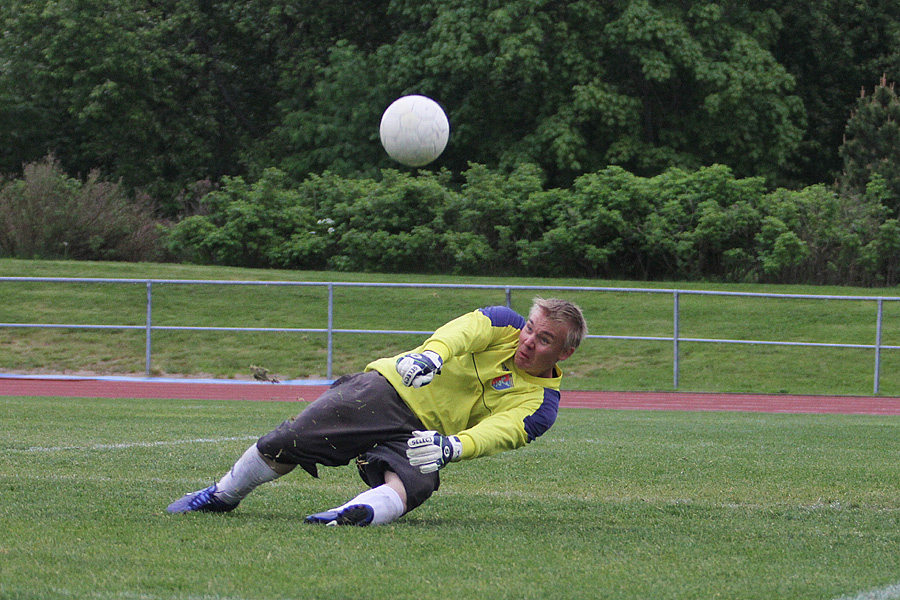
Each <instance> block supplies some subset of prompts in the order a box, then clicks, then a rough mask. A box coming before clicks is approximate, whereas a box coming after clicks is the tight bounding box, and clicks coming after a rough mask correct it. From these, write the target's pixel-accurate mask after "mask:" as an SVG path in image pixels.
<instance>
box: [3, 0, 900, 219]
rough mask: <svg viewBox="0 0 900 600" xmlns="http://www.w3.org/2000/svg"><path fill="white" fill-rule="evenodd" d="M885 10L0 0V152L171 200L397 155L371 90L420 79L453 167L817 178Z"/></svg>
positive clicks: (382, 0) (875, 55) (881, 61)
mask: <svg viewBox="0 0 900 600" xmlns="http://www.w3.org/2000/svg"><path fill="white" fill-rule="evenodd" d="M895 12H896V11H894V12H892V11H891V10H888V8H886V5H882V4H880V3H857V2H852V1H851V0H834V1H833V2H826V3H821V2H812V0H801V2H799V3H797V2H786V1H784V2H782V1H773V0H767V1H766V2H761V1H760V2H750V3H737V2H715V3H710V2H705V1H700V0H689V1H687V2H679V3H672V2H664V1H662V0H614V1H612V2H603V3H596V2H551V1H550V0H497V1H491V2H477V1H473V0H429V1H427V2H420V1H417V2H411V1H410V0H366V1H365V2H362V1H361V0H336V1H335V0H330V1H328V2H326V1H324V0H310V1H309V2H305V3H304V4H303V7H302V9H301V8H300V7H295V6H293V5H287V4H284V3H282V2H276V1H275V0H253V1H252V2H246V1H244V0H240V1H238V0H223V1H222V2H197V3H191V2H182V1H180V0H160V1H158V2H152V3H145V2H137V1H136V0H123V1H120V2H111V1H110V0H54V1H52V2H51V1H50V0H7V1H6V2H3V3H2V4H0V23H2V24H3V32H4V34H3V36H0V56H2V57H3V58H2V62H0V142H2V143H3V145H4V147H5V148H7V149H8V151H7V152H6V153H5V154H4V156H3V157H2V158H0V171H2V172H6V173H12V172H16V171H17V170H19V169H20V168H21V166H22V165H23V164H24V163H26V162H30V161H35V160H39V159H41V158H42V157H44V156H46V155H47V154H48V153H49V152H52V153H54V155H55V156H57V157H58V160H59V161H60V164H61V165H62V166H63V167H64V168H66V169H67V170H68V171H69V172H70V173H73V174H75V173H87V172H89V171H91V170H94V169H99V170H100V172H102V173H104V174H105V175H106V176H107V177H109V178H110V179H114V180H118V179H119V178H121V180H122V181H123V182H124V184H125V185H126V186H131V187H140V188H143V189H145V190H147V191H148V192H150V193H151V194H152V195H154V196H155V197H157V198H158V201H159V203H160V206H161V208H163V210H165V211H166V212H168V213H170V214H172V213H174V212H175V211H176V210H177V203H176V202H175V198H176V196H177V194H178V192H179V190H181V189H185V188H188V187H189V186H190V185H191V184H192V183H193V182H194V181H197V180H201V179H210V180H213V181H216V182H218V181H220V180H221V179H222V178H223V177H225V176H232V177H234V176H245V177H248V178H250V179H256V178H258V177H261V175H262V173H263V172H264V171H265V169H267V168H269V167H277V168H278V169H279V170H281V171H283V172H285V173H287V174H288V175H289V176H291V177H292V178H294V179H295V180H296V181H301V180H303V179H304V178H305V177H307V176H308V175H310V174H316V173H323V172H324V171H326V170H329V171H332V172H334V173H338V174H341V175H344V176H361V177H374V176H377V174H378V173H379V172H380V171H381V170H382V169H384V168H389V167H392V166H395V165H392V164H391V163H390V161H389V159H388V158H387V157H386V155H385V154H384V153H383V152H382V151H381V149H380V147H379V144H378V133H377V123H378V120H379V116H380V114H381V111H382V110H383V109H384V108H385V107H386V106H387V105H388V104H389V103H390V102H391V101H392V100H393V99H394V98H396V97H397V96H399V95H402V94H404V93H409V92H419V93H424V94H426V95H430V96H433V97H435V98H436V99H437V100H439V101H440V102H441V103H442V104H443V105H444V106H445V108H446V109H447V110H448V112H449V114H450V117H451V122H452V128H453V132H452V136H451V144H450V146H449V148H448V150H447V151H446V153H445V155H444V156H443V157H442V158H441V159H440V161H439V162H438V163H437V164H436V165H435V168H441V167H445V168H448V169H449V170H451V171H452V172H456V173H458V172H461V171H464V170H465V169H466V168H467V166H468V164H469V163H470V162H471V163H476V164H484V165H486V166H488V167H489V168H492V169H494V168H496V169H501V170H502V171H503V172H506V173H509V172H511V171H512V169H514V168H515V167H516V166H517V165H519V164H525V163H527V164H534V165H537V166H538V167H539V168H540V169H541V171H542V173H543V174H544V177H545V183H546V184H548V185H549V186H550V187H553V186H557V185H569V184H571V183H572V182H574V181H575V180H576V179H577V178H578V177H579V176H580V175H582V174H584V173H590V172H595V171H598V170H601V169H604V168H606V167H607V166H610V165H618V166H621V167H623V168H625V169H626V170H628V171H630V172H633V173H636V174H639V175H642V176H650V175H655V174H659V173H661V172H663V171H664V170H666V169H668V168H670V167H678V168H684V169H696V168H698V167H701V166H705V165H710V164H713V163H719V164H727V165H728V166H729V167H731V168H732V169H733V170H734V172H735V173H736V174H738V175H739V176H741V177H750V176H762V177H765V178H766V179H767V181H768V182H770V183H773V182H779V181H782V180H787V179H788V178H797V177H800V179H801V181H803V182H805V183H816V182H821V181H828V180H830V179H832V177H833V174H832V173H833V171H828V170H827V169H826V170H824V171H823V170H820V171H818V172H815V171H814V168H815V166H816V165H822V166H823V168H824V167H829V166H830V167H834V164H835V159H836V157H835V156H834V155H835V152H836V148H837V146H838V144H839V142H840V138H839V134H840V130H839V129H836V125H837V124H840V125H842V124H843V122H844V121H845V120H846V117H847V113H848V112H849V108H850V107H851V106H852V93H853V92H851V91H850V89H853V90H855V89H858V87H859V86H860V85H862V84H863V83H864V82H865V81H868V80H871V78H872V77H873V76H877V74H880V73H881V72H887V73H888V74H896V72H897V69H898V67H900V60H898V59H897V56H898V54H897V50H892V48H894V49H895V48H897V47H900V45H898V44H897V43H895V42H898V41H900V40H897V39H896V38H897V36H898V35H900V27H897V23H898V19H900V17H898V15H897V14H894V13H895ZM815 35H820V37H819V38H817V37H815ZM870 35H871V36H874V40H872V39H869V37H867V36H870ZM842 36H844V37H842ZM875 67H877V69H878V71H877V74H876V75H873V74H872V72H871V70H872V69H873V68H875ZM863 75H864V80H862V81H861V80H860V78H861V76H863ZM854 82H856V83H854ZM847 94H851V95H850V96H849V97H848V96H847ZM848 98H849V100H848ZM807 123H809V124H810V127H807ZM835 131H837V132H838V138H837V139H835V137H834V133H835ZM801 150H802V152H800V151H801ZM828 152H830V153H831V155H832V156H828V157H827V156H825V155H826V154H827V153H828ZM809 157H814V158H812V159H811V160H809V161H808V160H807V159H808V158H809Z"/></svg>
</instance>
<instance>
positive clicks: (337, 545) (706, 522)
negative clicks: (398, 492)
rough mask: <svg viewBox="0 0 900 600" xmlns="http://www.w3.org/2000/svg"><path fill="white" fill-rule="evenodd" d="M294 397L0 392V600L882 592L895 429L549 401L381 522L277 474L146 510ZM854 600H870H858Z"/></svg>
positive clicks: (302, 479)
mask: <svg viewBox="0 0 900 600" xmlns="http://www.w3.org/2000/svg"><path fill="white" fill-rule="evenodd" d="M301 407H302V405H299V404H292V403H278V402H262V403H260V402H257V403H250V402H211V401H184V400H140V401H135V400H127V399H125V400H118V399H117V400H105V399H61V398H17V397H5V398H0V499H2V502H0V532H2V534H0V598H3V599H10V600H25V599H41V600H46V599H55V598H100V599H107V598H109V599H114V598H127V599H132V598H141V599H149V600H156V599H177V600H195V599H211V600H212V599H228V600H237V599H247V600H251V599H282V598H297V599H306V598H310V599H318V598H328V599H335V600H339V599H347V600H350V599H353V600H366V599H373V600H376V599H377V600H380V599H382V598H387V597H396V598H430V597H437V596H439V597H442V598H457V599H463V598H480V597H490V598H492V599H494V600H501V599H507V598H509V599H513V598H515V599H531V598H534V599H548V600H553V599H557V598H559V599H566V600H571V599H581V598H585V599H597V598H600V599H603V598H611V599H612V598H614V599H617V600H628V599H641V600H643V599H646V598H666V599H672V600H677V599H696V598H704V599H706V598H742V599H747V600H751V599H757V598H758V599H761V600H763V599H764V600H771V599H772V598H791V599H796V600H802V599H806V598H808V599H816V600H821V599H823V598H824V599H829V598H839V597H841V596H844V595H855V594H857V593H859V592H861V591H865V590H871V589H878V588H882V587H884V586H889V585H893V584H895V583H897V582H898V580H900V575H898V572H897V569H896V565H897V548H898V547H900V495H898V494H897V491H896V482H897V481H898V479H900V464H898V461H897V455H898V451H900V418H898V417H873V416H841V415H770V414H748V413H678V412H632V411H598V410H577V409H566V410H563V411H562V412H561V414H560V419H559V421H558V422H557V425H556V426H555V427H554V428H553V429H551V430H550V432H548V433H547V435H546V436H544V437H543V438H541V439H540V440H539V441H538V442H536V443H534V444H533V445H530V446H529V447H527V448H525V449H523V450H521V451H518V452H513V453H507V454H503V455H499V456H496V457H492V458H486V459H480V460H476V461H470V462H464V463H460V464H456V465H453V466H451V467H449V468H448V469H447V470H446V471H444V472H443V481H442V488H441V490H440V491H439V492H438V493H437V494H436V495H435V496H434V497H433V498H432V499H431V500H430V501H429V502H428V503H426V504H425V505H423V506H422V507H421V508H419V509H417V510H416V511H414V512H412V513H411V514H409V515H407V516H406V517H404V518H402V519H400V520H399V521H397V522H395V523H394V524H392V525H389V526H385V527H372V528H339V529H336V528H326V527H314V526H308V525H304V524H303V523H302V518H303V517H304V516H305V515H306V514H308V513H310V512H315V511H318V510H320V509H324V508H329V507H331V506H333V505H336V504H338V503H341V502H343V501H345V500H346V499H348V498H349V497H352V496H353V495H355V494H356V493H358V492H359V491H360V490H361V489H362V484H361V482H360V481H359V480H358V478H357V476H356V474H355V470H354V469H353V468H352V467H345V468H338V469H324V470H323V471H322V477H321V478H320V479H319V480H314V479H312V478H310V477H308V476H307V475H306V474H305V473H300V472H295V473H292V474H291V475H288V476H286V477H284V478H282V479H280V480H278V481H276V482H275V483H272V484H269V485H267V486H264V487H262V488H260V489H259V490H257V491H256V492H255V493H254V495H253V496H251V497H250V498H249V499H248V500H247V501H245V502H244V503H243V504H242V505H241V506H240V507H239V508H238V509H237V510H236V511H235V512H233V513H229V514H226V515H216V514H189V515H167V514H165V512H164V508H165V506H166V505H167V504H168V503H169V502H170V501H171V500H173V499H175V498H176V497H178V496H180V495H181V494H183V493H184V492H187V491H191V490H194V489H197V488H199V487H202V486H205V485H208V484H209V482H210V481H212V480H214V479H215V478H217V477H218V476H219V475H221V474H222V473H223V472H224V471H225V470H227V469H228V468H229V467H230V465H231V464H232V462H233V461H234V460H235V459H236V458H237V456H239V455H240V453H241V452H242V451H243V450H244V449H245V448H246V447H247V446H248V445H249V444H250V443H252V440H253V439H255V436H257V435H259V434H262V433H265V432H266V431H268V430H269V429H270V428H271V427H272V426H274V425H275V424H277V423H278V422H280V421H281V420H282V419H284V418H286V417H287V416H290V415H291V414H293V413H294V412H296V411H298V410H299V409H300V408H301ZM873 597H874V596H873Z"/></svg>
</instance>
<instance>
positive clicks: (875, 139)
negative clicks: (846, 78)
mask: <svg viewBox="0 0 900 600" xmlns="http://www.w3.org/2000/svg"><path fill="white" fill-rule="evenodd" d="M840 155H841V158H842V159H843V161H844V172H843V174H842V176H841V186H842V189H843V191H844V193H846V194H851V195H855V196H857V197H861V196H863V195H864V194H865V192H866V189H867V187H868V185H869V183H870V182H872V181H873V179H875V178H878V180H879V185H880V186H882V187H883V188H884V191H885V193H884V194H883V195H882V196H883V197H882V203H883V204H884V205H885V206H886V207H887V208H888V209H889V210H890V211H891V213H892V215H893V216H900V99H898V98H897V94H896V93H895V91H894V84H893V83H891V84H890V85H889V84H888V82H887V78H885V77H882V78H881V81H880V82H879V84H878V85H877V86H876V87H875V90H874V92H873V93H872V94H871V95H870V96H867V95H866V91H865V88H863V90H862V92H861V95H860V98H859V100H858V102H857V106H856V110H855V111H853V113H852V114H851V116H850V119H849V120H848V121H847V128H846V132H845V134H844V143H843V145H842V146H841V148H840Z"/></svg>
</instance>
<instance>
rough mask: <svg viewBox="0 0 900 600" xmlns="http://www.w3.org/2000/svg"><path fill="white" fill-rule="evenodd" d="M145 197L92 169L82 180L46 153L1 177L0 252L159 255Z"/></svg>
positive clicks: (89, 256)
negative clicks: (17, 173)
mask: <svg viewBox="0 0 900 600" xmlns="http://www.w3.org/2000/svg"><path fill="white" fill-rule="evenodd" d="M149 206H150V204H149V202H145V201H144V200H142V199H141V198H138V199H134V200H133V199H130V198H128V197H127V196H126V194H125V193H124V192H123V190H122V188H121V186H120V185H119V184H117V183H110V182H104V181H101V180H100V175H99V173H98V172H97V171H92V172H91V173H90V174H89V175H88V177H87V179H86V180H84V181H81V180H78V179H72V178H69V177H67V176H66V174H65V173H64V172H63V170H62V168H61V167H60V165H59V162H58V161H57V160H56V159H55V158H53V157H48V158H46V159H44V160H43V161H41V162H36V163H31V164H28V165H25V167H24V170H23V176H22V178H21V179H14V180H8V181H3V182H0V256H7V257H17V258H72V259H83V260H124V261H144V260H159V259H160V258H161V257H162V250H161V245H160V239H159V232H158V227H157V222H156V220H155V219H154V216H153V212H152V209H151V208H150V207H149Z"/></svg>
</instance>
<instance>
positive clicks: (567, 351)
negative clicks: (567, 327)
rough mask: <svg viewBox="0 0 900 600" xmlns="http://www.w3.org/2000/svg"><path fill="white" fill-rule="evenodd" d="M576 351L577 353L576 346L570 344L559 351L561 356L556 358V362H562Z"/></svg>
mask: <svg viewBox="0 0 900 600" xmlns="http://www.w3.org/2000/svg"><path fill="white" fill-rule="evenodd" d="M574 353H575V348H573V347H571V346H570V347H568V348H566V349H565V350H563V351H562V352H560V353H559V358H558V359H557V360H556V362H562V361H564V360H566V359H567V358H569V357H570V356H572V354H574Z"/></svg>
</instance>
